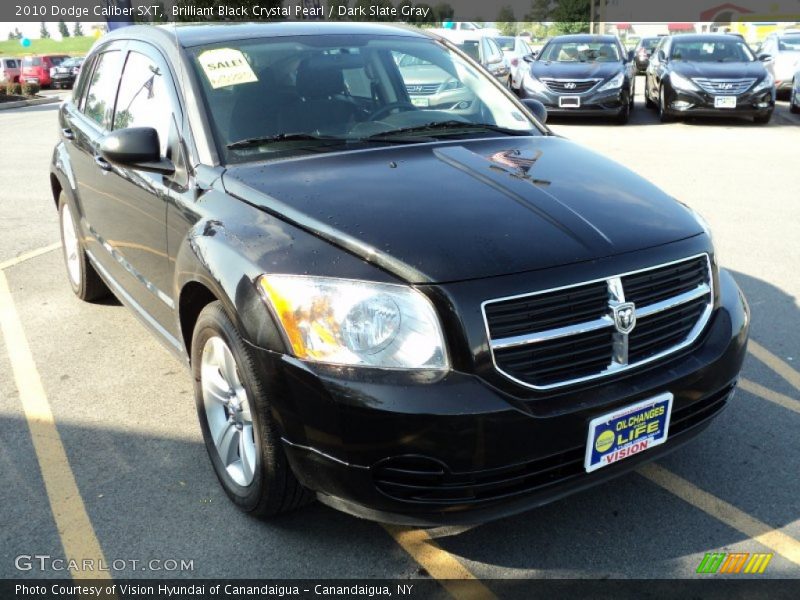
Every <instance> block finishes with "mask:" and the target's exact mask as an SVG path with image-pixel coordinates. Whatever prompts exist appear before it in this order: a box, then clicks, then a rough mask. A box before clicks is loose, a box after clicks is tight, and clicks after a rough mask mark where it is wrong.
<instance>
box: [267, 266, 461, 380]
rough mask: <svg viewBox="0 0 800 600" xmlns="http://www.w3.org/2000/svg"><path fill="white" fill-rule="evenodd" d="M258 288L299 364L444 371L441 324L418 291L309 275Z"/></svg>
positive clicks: (271, 280) (275, 278)
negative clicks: (303, 362) (306, 361)
mask: <svg viewBox="0 0 800 600" xmlns="http://www.w3.org/2000/svg"><path fill="white" fill-rule="evenodd" d="M258 285H259V287H260V288H261V291H262V292H263V294H264V297H265V299H266V301H267V303H268V304H269V305H270V307H271V308H272V310H273V312H274V314H275V316H276V317H277V319H278V322H279V323H280V324H281V327H282V328H283V332H284V333H285V334H286V338H287V339H288V341H289V344H290V345H291V348H292V352H293V353H294V355H295V356H297V357H298V358H302V359H306V360H310V361H316V362H323V363H331V364H339V365H360V366H370V367H383V368H393V369H446V368H447V355H446V353H445V347H444V338H443V336H442V331H441V328H440V326H439V319H438V318H437V316H436V313H435V311H434V309H433V306H432V305H431V303H430V301H429V300H428V298H426V297H425V296H424V295H423V294H422V293H420V292H418V291H417V290H415V289H413V288H411V287H407V286H403V285H393V284H384V283H370V282H366V281H354V280H350V279H336V278H332V277H310V276H305V275H262V276H261V277H260V278H259V280H258Z"/></svg>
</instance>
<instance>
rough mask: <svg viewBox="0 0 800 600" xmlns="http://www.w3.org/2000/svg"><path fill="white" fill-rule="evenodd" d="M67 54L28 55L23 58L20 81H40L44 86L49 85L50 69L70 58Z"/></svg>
mask: <svg viewBox="0 0 800 600" xmlns="http://www.w3.org/2000/svg"><path fill="white" fill-rule="evenodd" d="M68 58H69V56H67V55H66V54H45V55H43V56H26V57H24V58H23V59H22V71H21V72H20V76H19V81H20V83H28V82H31V83H38V84H39V85H40V86H42V87H47V86H49V85H50V83H51V79H50V69H52V68H53V67H55V66H57V65H60V64H61V63H62V61H65V60H66V59H68Z"/></svg>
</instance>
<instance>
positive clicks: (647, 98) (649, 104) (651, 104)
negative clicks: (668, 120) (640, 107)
mask: <svg viewBox="0 0 800 600" xmlns="http://www.w3.org/2000/svg"><path fill="white" fill-rule="evenodd" d="M644 107H645V108H655V107H656V103H655V102H653V100H652V99H651V98H650V90H648V89H647V84H645V86H644Z"/></svg>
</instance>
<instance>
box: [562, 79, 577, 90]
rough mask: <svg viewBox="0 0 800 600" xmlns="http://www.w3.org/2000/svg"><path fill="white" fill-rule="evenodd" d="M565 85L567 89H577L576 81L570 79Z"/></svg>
mask: <svg viewBox="0 0 800 600" xmlns="http://www.w3.org/2000/svg"><path fill="white" fill-rule="evenodd" d="M564 87H565V88H566V89H568V90H574V89H575V82H574V81H568V82H567V83H565V84H564Z"/></svg>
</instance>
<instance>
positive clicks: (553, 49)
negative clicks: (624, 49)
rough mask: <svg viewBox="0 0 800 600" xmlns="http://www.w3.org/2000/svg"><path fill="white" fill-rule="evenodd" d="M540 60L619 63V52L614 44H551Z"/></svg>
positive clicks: (556, 42) (544, 50)
mask: <svg viewBox="0 0 800 600" xmlns="http://www.w3.org/2000/svg"><path fill="white" fill-rule="evenodd" d="M539 60H543V61H546V62H550V61H552V62H619V61H620V60H621V59H620V56H619V50H618V49H617V45H616V44H614V43H613V42H566V41H565V42H558V41H554V42H550V43H549V44H547V46H545V48H544V49H543V50H542V54H541V56H540V57H539Z"/></svg>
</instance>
